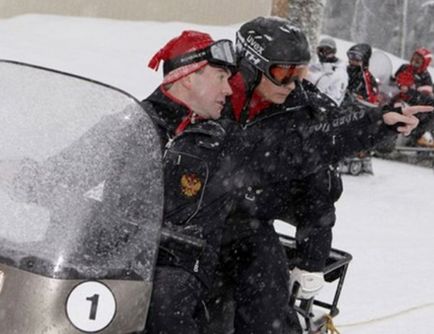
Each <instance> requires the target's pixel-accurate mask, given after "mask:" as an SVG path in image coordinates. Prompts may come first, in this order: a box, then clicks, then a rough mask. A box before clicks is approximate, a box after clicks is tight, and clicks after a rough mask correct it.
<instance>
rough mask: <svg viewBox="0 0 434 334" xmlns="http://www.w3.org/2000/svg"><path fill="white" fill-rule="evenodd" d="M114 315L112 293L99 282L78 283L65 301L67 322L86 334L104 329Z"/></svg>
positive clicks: (114, 306) (114, 303) (114, 307)
mask: <svg viewBox="0 0 434 334" xmlns="http://www.w3.org/2000/svg"><path fill="white" fill-rule="evenodd" d="M89 302H90V303H89ZM115 314H116V301H115V298H114V296H113V293H112V292H111V291H110V289H109V288H108V287H107V286H106V285H104V284H102V283H100V282H95V281H87V282H83V283H80V284H79V285H77V286H76V287H74V288H73V289H72V291H71V293H70V294H69V296H68V299H67V301H66V315H67V316H68V319H69V321H71V323H72V325H73V326H74V327H76V328H77V329H79V330H81V331H83V332H86V333H95V332H98V331H100V330H102V329H104V328H106V327H107V326H108V325H110V323H111V322H112V320H113V318H114V317H115Z"/></svg>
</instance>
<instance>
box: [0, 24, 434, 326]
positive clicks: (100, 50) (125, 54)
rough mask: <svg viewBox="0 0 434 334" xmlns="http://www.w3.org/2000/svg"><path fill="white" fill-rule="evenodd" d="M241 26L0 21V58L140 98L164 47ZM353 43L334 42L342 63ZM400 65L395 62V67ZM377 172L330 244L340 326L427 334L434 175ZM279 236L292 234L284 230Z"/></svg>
mask: <svg viewBox="0 0 434 334" xmlns="http://www.w3.org/2000/svg"><path fill="white" fill-rule="evenodd" d="M237 27H238V25H235V26H231V27H214V26H198V25H194V24H187V23H176V22H174V23H157V22H126V21H114V20H104V19H89V18H74V17H59V16H42V15H25V16H20V17H16V18H11V19H6V20H0V58H4V59H13V60H20V61H24V62H30V63H35V64H38V65H42V66H47V67H52V68H56V69H59V70H63V71H67V72H72V73H75V74H79V75H83V76H87V77H90V78H93V79H96V80H100V81H103V82H106V83H108V84H111V85H114V86H117V87H119V88H121V89H123V90H125V91H127V92H129V93H131V94H133V95H134V96H136V97H137V98H139V99H142V98H144V97H146V96H147V95H148V94H149V93H151V91H152V90H153V89H154V88H155V86H156V85H157V84H158V83H159V80H160V78H161V73H155V72H152V71H151V70H149V69H148V68H147V66H146V65H147V61H148V60H149V59H150V57H151V56H152V54H153V53H154V52H155V51H157V50H158V49H159V48H160V47H161V46H162V45H163V44H164V43H165V42H166V41H167V40H168V39H170V38H172V37H174V36H175V35H177V34H178V33H179V32H180V31H181V30H182V29H200V30H204V31H207V32H209V33H211V35H212V36H213V37H215V38H229V39H233V38H234V32H235V30H236V28H237ZM352 44H353V43H349V42H345V41H338V49H339V54H340V55H341V56H342V57H343V58H344V57H345V51H346V50H347V49H348V48H349V47H350V46H351V45H352ZM402 62H403V61H402V60H399V59H397V58H393V64H394V69H395V70H396V69H397V67H398V66H399V64H401V63H402ZM374 170H375V176H361V177H350V176H348V177H344V186H345V191H344V195H343V197H342V199H341V200H340V201H339V203H338V222H337V226H336V227H335V238H334V245H335V247H336V248H340V249H343V250H346V251H348V252H350V253H352V254H353V256H354V260H353V262H352V264H351V265H350V269H349V272H348V276H347V281H346V285H345V287H344V291H343V295H342V298H341V302H340V308H341V314H340V315H339V316H338V317H337V319H336V323H337V325H338V328H340V329H341V333H348V334H359V333H364V334H366V333H369V334H389V333H390V334H399V333H428V332H430V330H428V329H427V328H426V327H427V326H426V323H427V322H428V321H429V320H430V319H432V317H433V316H434V288H433V287H432V286H433V284H432V278H433V277H434V264H433V254H434V242H433V238H434V223H433V222H434V219H433V218H434V202H433V195H434V173H433V170H430V169H426V168H421V167H414V166H408V165H403V164H399V163H395V162H389V161H382V160H374ZM277 228H278V230H279V231H291V228H289V227H287V226H286V225H284V224H277ZM326 293H327V291H324V294H326ZM339 325H341V326H340V327H339Z"/></svg>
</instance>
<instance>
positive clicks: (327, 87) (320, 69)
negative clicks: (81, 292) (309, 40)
mask: <svg viewBox="0 0 434 334" xmlns="http://www.w3.org/2000/svg"><path fill="white" fill-rule="evenodd" d="M316 51H317V56H318V60H319V61H318V62H317V63H313V64H311V65H310V66H309V74H308V76H307V80H309V81H310V82H312V83H313V84H314V85H315V86H316V87H317V88H318V89H319V90H320V91H321V92H323V93H324V94H326V95H327V96H328V97H330V99H332V100H333V102H335V103H336V104H337V105H338V106H340V105H341V103H342V101H343V100H344V97H345V92H346V90H347V86H348V74H347V71H346V64H345V62H344V61H343V60H342V59H339V58H338V57H336V51H337V48H336V42H335V41H334V40H333V39H332V38H323V39H322V40H321V41H320V42H319V44H318V47H317V49H316Z"/></svg>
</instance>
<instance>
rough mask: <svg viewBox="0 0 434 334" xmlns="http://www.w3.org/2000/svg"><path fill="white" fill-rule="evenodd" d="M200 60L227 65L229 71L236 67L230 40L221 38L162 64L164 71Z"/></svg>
mask: <svg viewBox="0 0 434 334" xmlns="http://www.w3.org/2000/svg"><path fill="white" fill-rule="evenodd" d="M202 60H206V61H208V63H209V64H210V65H214V66H221V67H227V68H228V69H229V70H230V71H232V72H233V71H235V69H236V67H237V57H236V55H235V51H234V48H233V44H232V41H230V40H228V39H223V40H219V41H217V42H215V43H214V44H211V45H210V46H209V47H207V48H205V49H201V50H198V51H193V52H189V53H186V54H183V55H182V56H180V57H177V58H174V59H170V60H166V61H165V62H164V65H163V71H164V73H169V72H170V71H172V70H174V69H176V68H178V67H181V66H185V65H189V64H193V63H198V62H200V61H202Z"/></svg>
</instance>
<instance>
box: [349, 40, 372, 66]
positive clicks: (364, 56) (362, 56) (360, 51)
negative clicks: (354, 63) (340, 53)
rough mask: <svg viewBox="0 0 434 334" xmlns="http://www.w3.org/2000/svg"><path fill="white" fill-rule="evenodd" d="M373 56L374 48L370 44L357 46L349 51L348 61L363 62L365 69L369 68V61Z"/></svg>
mask: <svg viewBox="0 0 434 334" xmlns="http://www.w3.org/2000/svg"><path fill="white" fill-rule="evenodd" d="M371 56H372V48H371V46H370V45H369V44H365V43H361V44H355V45H353V46H352V47H351V48H349V49H348V51H347V57H348V59H350V60H352V59H354V60H358V61H362V64H363V67H368V66H369V59H371Z"/></svg>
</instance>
